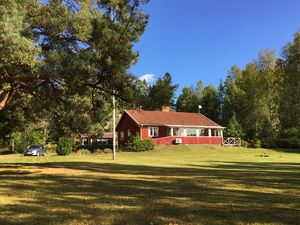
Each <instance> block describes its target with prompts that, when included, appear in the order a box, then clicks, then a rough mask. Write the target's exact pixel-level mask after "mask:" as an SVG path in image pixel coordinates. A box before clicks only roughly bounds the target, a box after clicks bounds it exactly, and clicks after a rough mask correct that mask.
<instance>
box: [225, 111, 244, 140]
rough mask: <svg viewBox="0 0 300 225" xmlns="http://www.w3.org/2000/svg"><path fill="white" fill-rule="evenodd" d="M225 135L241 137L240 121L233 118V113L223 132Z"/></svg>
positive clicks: (242, 134)
mask: <svg viewBox="0 0 300 225" xmlns="http://www.w3.org/2000/svg"><path fill="white" fill-rule="evenodd" d="M224 134H225V136H228V137H243V136H244V133H243V129H242V127H241V125H240V123H239V122H238V121H237V119H236V118H235V115H233V117H232V118H231V119H230V121H229V124H228V126H227V127H226V129H225V132H224Z"/></svg>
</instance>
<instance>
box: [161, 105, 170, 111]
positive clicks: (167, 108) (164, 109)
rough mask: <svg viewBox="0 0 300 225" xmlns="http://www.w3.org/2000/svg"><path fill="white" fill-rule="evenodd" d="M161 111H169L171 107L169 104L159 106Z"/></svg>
mask: <svg viewBox="0 0 300 225" xmlns="http://www.w3.org/2000/svg"><path fill="white" fill-rule="evenodd" d="M161 111H162V112H170V111H171V107H170V106H163V107H161Z"/></svg>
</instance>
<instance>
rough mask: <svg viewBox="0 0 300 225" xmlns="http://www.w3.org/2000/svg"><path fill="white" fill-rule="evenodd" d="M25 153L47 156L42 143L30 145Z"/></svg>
mask: <svg viewBox="0 0 300 225" xmlns="http://www.w3.org/2000/svg"><path fill="white" fill-rule="evenodd" d="M24 155H34V156H45V155H46V150H45V148H44V146H43V145H41V144H33V145H29V146H28V147H27V149H26V150H25V151H24Z"/></svg>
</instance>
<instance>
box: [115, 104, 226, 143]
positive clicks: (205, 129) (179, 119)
mask: <svg viewBox="0 0 300 225" xmlns="http://www.w3.org/2000/svg"><path fill="white" fill-rule="evenodd" d="M223 129H224V127H222V126H220V125H218V124H217V123H215V122H214V121H212V120H211V119H209V118H207V117H206V116H204V115H202V114H201V113H186V112H171V111H170V109H169V107H165V108H163V110H162V111H145V110H125V111H124V113H123V115H122V117H121V119H120V121H119V123H118V125H117V127H116V131H117V132H118V143H119V147H121V148H124V147H126V146H127V144H128V140H129V138H130V136H131V135H135V134H137V133H139V135H140V136H141V139H145V138H151V139H152V140H153V141H154V143H155V144H175V143H177V144H218V145H221V144H222V139H223Z"/></svg>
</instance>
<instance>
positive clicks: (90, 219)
mask: <svg viewBox="0 0 300 225" xmlns="http://www.w3.org/2000/svg"><path fill="white" fill-rule="evenodd" d="M299 152H300V150H299ZM263 153H265V154H267V155H268V157H261V155H262V154H263ZM0 224H3V225H4V224H5V225H9V224H18V225H21V224H30V225H33V224H41V225H44V224H63V225H64V224H72V225H75V224H76V225H77V224H95V225H96V224H128V225H131V224H133V225H134V224H148V225H150V224H153V225H154V224H276V225H277V224H300V153H292V152H283V151H280V150H278V151H273V150H266V149H244V148H224V147H218V146H199V145H198V146H169V147H167V146H165V147H159V148H158V149H156V150H154V151H151V152H143V153H119V154H117V160H116V161H112V160H111V155H104V154H103V155H80V156H79V155H70V156H65V157H60V156H55V155H49V156H46V157H24V156H22V155H16V154H13V155H0Z"/></svg>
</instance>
